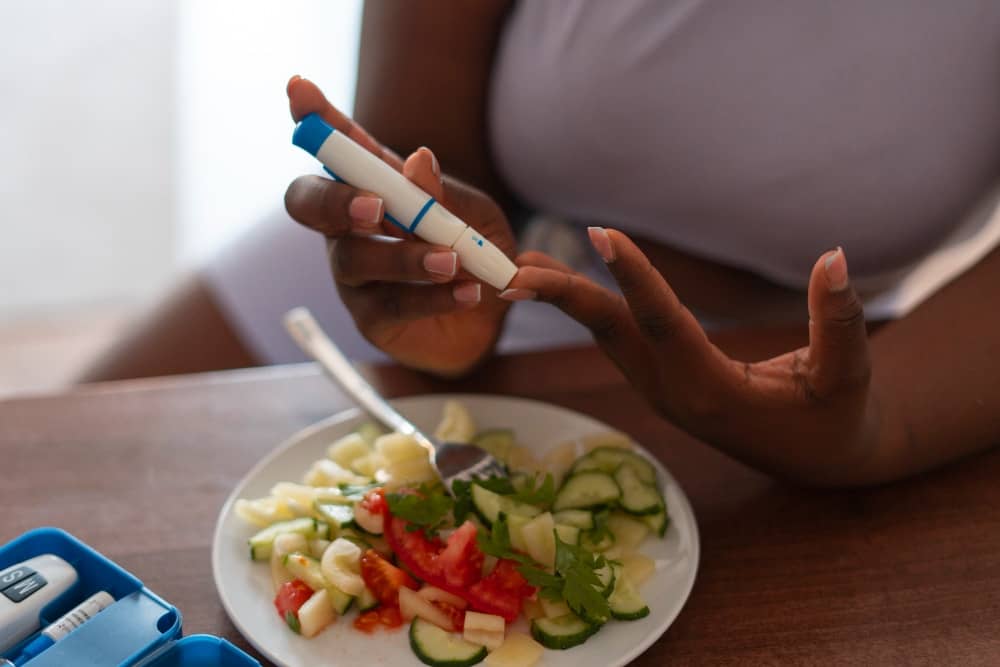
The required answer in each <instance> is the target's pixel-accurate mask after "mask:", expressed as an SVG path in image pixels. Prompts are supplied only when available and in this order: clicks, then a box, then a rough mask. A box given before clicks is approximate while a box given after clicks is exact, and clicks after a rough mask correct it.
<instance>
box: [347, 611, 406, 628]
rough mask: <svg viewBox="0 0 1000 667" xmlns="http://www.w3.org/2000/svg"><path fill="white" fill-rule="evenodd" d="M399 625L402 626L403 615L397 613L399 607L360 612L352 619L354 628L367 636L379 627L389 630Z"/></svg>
mask: <svg viewBox="0 0 1000 667" xmlns="http://www.w3.org/2000/svg"><path fill="white" fill-rule="evenodd" d="M401 625H403V615H402V614H401V613H399V607H392V606H389V607H379V608H378V609H372V610H370V611H366V612H362V613H361V614H359V615H358V617H357V618H356V619H354V627H355V628H357V629H358V630H360V631H361V632H365V633H367V634H372V633H373V632H375V630H376V629H377V628H378V627H379V626H383V627H386V628H389V629H390V630H391V629H393V628H398V627H400V626H401Z"/></svg>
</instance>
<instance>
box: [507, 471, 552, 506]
mask: <svg viewBox="0 0 1000 667" xmlns="http://www.w3.org/2000/svg"><path fill="white" fill-rule="evenodd" d="M555 499H556V482H555V479H553V477H552V473H547V474H546V475H545V479H543V480H542V483H541V484H538V477H531V478H529V479H528V481H527V482H526V483H525V485H524V487H523V488H522V489H520V490H518V491H516V492H515V493H514V494H513V495H511V500H516V501H517V502H519V503H525V504H528V505H536V506H538V507H541V508H543V509H545V508H547V507H549V506H551V505H552V503H553V502H554V501H555Z"/></svg>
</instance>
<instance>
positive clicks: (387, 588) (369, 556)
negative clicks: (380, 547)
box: [361, 549, 417, 605]
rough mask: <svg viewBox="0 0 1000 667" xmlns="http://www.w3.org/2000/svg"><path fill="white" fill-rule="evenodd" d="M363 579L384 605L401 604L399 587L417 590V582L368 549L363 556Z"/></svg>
mask: <svg viewBox="0 0 1000 667" xmlns="http://www.w3.org/2000/svg"><path fill="white" fill-rule="evenodd" d="M361 578H362V579H363V580H364V582H365V585H366V586H368V590H370V591H371V592H372V594H373V595H374V596H375V598H376V599H377V600H378V601H379V602H381V603H382V604H384V605H397V604H399V587H400V586H406V587H407V588H412V589H414V590H416V589H417V582H415V581H414V580H413V578H412V577H411V576H410V575H408V574H407V573H406V572H403V571H402V570H400V569H399V568H398V567H396V566H395V565H393V564H392V563H390V562H389V561H387V560H386V559H384V558H382V557H381V556H380V555H378V552H377V551H375V550H374V549H368V550H367V551H365V552H364V553H363V554H362V555H361Z"/></svg>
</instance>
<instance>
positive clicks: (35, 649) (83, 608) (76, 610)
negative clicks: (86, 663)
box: [0, 591, 115, 667]
mask: <svg viewBox="0 0 1000 667" xmlns="http://www.w3.org/2000/svg"><path fill="white" fill-rule="evenodd" d="M114 601H115V599H114V598H113V597H111V596H110V595H109V594H108V593H106V592H104V591H101V592H99V593H95V594H94V595H91V596H90V597H89V598H87V599H86V600H84V601H83V602H81V603H80V604H78V605H77V606H76V607H73V609H71V610H70V611H69V613H67V614H66V615H65V616H63V617H62V618H60V619H59V620H58V621H56V622H55V623H53V624H52V625H50V626H48V627H47V628H45V629H44V630H42V633H41V634H40V635H38V636H37V637H35V638H34V639H33V640H31V641H30V642H29V643H28V645H27V646H25V647H24V649H22V650H21V654H20V655H18V656H17V657H16V658H14V661H13V662H11V661H10V660H5V661H2V662H0V667H10V665H14V667H20V666H21V665H23V664H24V663H26V662H28V661H29V660H31V659H32V658H34V657H36V656H38V655H39V654H40V653H41V652H42V651H44V650H45V649H47V648H48V647H50V646H52V645H53V644H55V643H56V642H57V641H59V640H60V639H62V638H63V637H65V636H66V635H68V634H69V633H71V632H72V631H73V630H76V629H77V628H78V627H80V626H81V625H83V624H84V623H86V622H87V621H89V620H90V619H92V618H93V617H94V615H95V614H97V613H98V612H99V611H101V610H103V609H107V608H108V607H110V606H111V605H112V604H113V603H114Z"/></svg>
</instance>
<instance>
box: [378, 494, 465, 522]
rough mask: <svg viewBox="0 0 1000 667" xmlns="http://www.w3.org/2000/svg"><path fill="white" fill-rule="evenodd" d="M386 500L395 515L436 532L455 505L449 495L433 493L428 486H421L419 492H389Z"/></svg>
mask: <svg viewBox="0 0 1000 667" xmlns="http://www.w3.org/2000/svg"><path fill="white" fill-rule="evenodd" d="M385 500H386V502H387V503H389V511H390V512H391V513H392V515H393V516H398V517H399V518H400V519H405V520H406V521H409V522H410V523H411V524H413V526H418V527H420V528H423V529H424V530H425V531H428V532H435V531H436V530H437V529H438V528H440V527H441V525H442V524H443V523H444V522H445V519H446V517H447V516H448V513H449V512H451V510H452V508H453V507H454V506H455V503H454V501H453V500H452V499H451V498H450V497H449V496H447V495H445V494H443V493H431V492H430V489H429V487H426V486H421V487H420V492H419V493H387V494H385ZM414 530H416V528H414Z"/></svg>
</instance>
